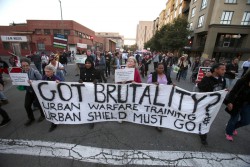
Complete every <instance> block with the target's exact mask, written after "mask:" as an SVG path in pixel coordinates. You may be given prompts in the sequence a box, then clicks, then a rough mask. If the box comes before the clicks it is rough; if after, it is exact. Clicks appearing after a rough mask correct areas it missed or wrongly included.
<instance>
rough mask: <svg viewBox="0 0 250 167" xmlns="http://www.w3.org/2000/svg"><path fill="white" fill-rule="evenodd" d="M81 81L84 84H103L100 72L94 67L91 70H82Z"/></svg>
mask: <svg viewBox="0 0 250 167" xmlns="http://www.w3.org/2000/svg"><path fill="white" fill-rule="evenodd" d="M80 80H82V81H83V82H102V79H101V75H100V72H99V71H98V70H96V69H95V68H94V67H91V68H90V69H87V68H85V67H84V68H81V69H80Z"/></svg>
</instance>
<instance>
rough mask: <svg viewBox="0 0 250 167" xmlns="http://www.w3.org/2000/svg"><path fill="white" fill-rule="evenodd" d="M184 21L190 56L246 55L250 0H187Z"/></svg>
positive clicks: (248, 52)
mask: <svg viewBox="0 0 250 167" xmlns="http://www.w3.org/2000/svg"><path fill="white" fill-rule="evenodd" d="M188 21H189V28H190V30H191V31H192V35H191V36H190V44H191V45H190V48H189V49H188V52H189V53H190V54H191V55H192V56H202V57H204V58H216V60H217V61H220V60H221V59H223V60H224V59H226V60H230V59H232V58H233V57H241V58H242V59H247V58H249V57H250V0H219V1H218V0H191V2H190V10H189V16H188Z"/></svg>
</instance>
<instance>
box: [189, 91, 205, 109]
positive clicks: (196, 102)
mask: <svg viewBox="0 0 250 167" xmlns="http://www.w3.org/2000/svg"><path fill="white" fill-rule="evenodd" d="M191 97H192V99H193V100H194V109H193V113H195V112H196V109H197V106H198V103H199V102H200V101H202V100H203V99H205V98H206V97H207V95H205V96H202V97H201V98H200V99H198V100H197V98H196V94H193V95H192V96H191Z"/></svg>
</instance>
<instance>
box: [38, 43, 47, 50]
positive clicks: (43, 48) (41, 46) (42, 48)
mask: <svg viewBox="0 0 250 167" xmlns="http://www.w3.org/2000/svg"><path fill="white" fill-rule="evenodd" d="M37 48H38V50H45V44H44V43H37Z"/></svg>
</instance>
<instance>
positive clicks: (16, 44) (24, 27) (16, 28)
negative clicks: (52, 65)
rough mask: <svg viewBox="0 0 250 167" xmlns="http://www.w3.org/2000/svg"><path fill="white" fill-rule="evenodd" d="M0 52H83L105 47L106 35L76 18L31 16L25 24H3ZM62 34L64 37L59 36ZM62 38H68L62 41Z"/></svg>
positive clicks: (0, 33)
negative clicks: (75, 19)
mask: <svg viewBox="0 0 250 167" xmlns="http://www.w3.org/2000/svg"><path fill="white" fill-rule="evenodd" d="M0 36H1V41H0V55H6V54H8V53H9V52H12V53H15V54H16V55H19V56H21V55H23V56H24V55H27V54H30V53H32V51H51V52H57V51H62V50H64V49H66V50H71V51H74V52H75V53H76V52H77V51H79V52H81V51H83V50H87V49H92V50H100V51H102V50H103V49H104V47H103V46H104V42H105V40H104V38H102V37H97V36H95V32H94V31H93V30H91V29H89V28H87V27H85V26H83V25H81V24H79V23H77V22H75V21H73V20H63V21H62V20H27V23H23V24H15V23H13V24H11V25H10V26H0ZM60 36H62V38H63V39H60V38H59V37H60ZM59 41H64V42H63V43H64V44H62V45H57V44H60V42H59Z"/></svg>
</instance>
